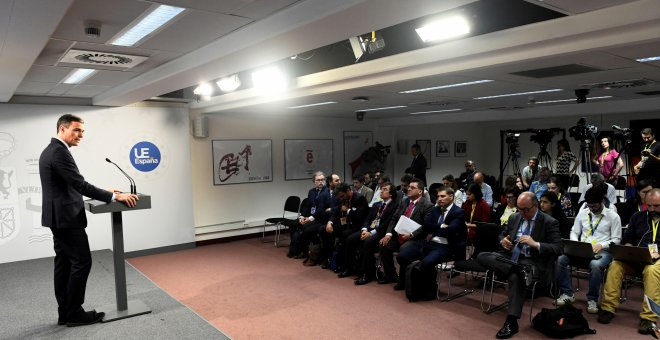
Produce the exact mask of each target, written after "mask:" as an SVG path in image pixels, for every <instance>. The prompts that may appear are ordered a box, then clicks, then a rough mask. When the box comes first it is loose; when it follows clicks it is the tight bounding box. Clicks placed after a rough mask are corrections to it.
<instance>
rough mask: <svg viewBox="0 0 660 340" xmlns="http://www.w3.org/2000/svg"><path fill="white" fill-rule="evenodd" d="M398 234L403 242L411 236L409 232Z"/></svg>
mask: <svg viewBox="0 0 660 340" xmlns="http://www.w3.org/2000/svg"><path fill="white" fill-rule="evenodd" d="M399 235H400V236H401V241H403V242H406V241H408V240H410V239H411V238H412V237H411V236H412V235H411V234H399Z"/></svg>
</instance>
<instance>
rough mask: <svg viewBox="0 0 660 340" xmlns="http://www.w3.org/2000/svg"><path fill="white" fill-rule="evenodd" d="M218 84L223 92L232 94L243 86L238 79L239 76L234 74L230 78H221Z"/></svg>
mask: <svg viewBox="0 0 660 340" xmlns="http://www.w3.org/2000/svg"><path fill="white" fill-rule="evenodd" d="M216 84H217V85H218V87H219V88H220V90H221V91H222V92H232V91H234V90H236V89H237V88H238V87H239V86H241V80H240V79H239V78H238V74H234V75H232V76H229V77H224V78H221V79H220V80H218V81H217V82H216Z"/></svg>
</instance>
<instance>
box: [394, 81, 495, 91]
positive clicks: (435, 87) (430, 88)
mask: <svg viewBox="0 0 660 340" xmlns="http://www.w3.org/2000/svg"><path fill="white" fill-rule="evenodd" d="M490 82H492V80H488V79H484V80H476V81H469V82H467V83H458V84H449V85H440V86H433V87H426V88H423V89H415V90H407V91H401V92H399V93H415V92H424V91H432V90H439V89H447V88H450V87H459V86H468V85H476V84H483V83H490Z"/></svg>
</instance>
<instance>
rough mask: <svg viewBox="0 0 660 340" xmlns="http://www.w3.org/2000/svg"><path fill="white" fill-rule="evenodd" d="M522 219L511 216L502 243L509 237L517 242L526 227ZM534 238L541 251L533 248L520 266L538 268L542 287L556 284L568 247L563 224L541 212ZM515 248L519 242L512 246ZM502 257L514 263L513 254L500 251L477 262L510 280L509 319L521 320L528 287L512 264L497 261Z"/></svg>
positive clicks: (538, 215)
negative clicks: (557, 268)
mask: <svg viewBox="0 0 660 340" xmlns="http://www.w3.org/2000/svg"><path fill="white" fill-rule="evenodd" d="M521 220H522V216H521V215H520V213H519V212H517V213H515V214H513V215H511V217H510V218H509V222H508V223H507V225H506V228H505V229H504V231H503V232H502V234H500V240H501V239H502V238H504V237H506V236H508V235H511V238H512V239H514V240H515V238H516V235H517V234H518V229H519V228H520V226H521V225H522V221H521ZM530 236H531V237H532V238H533V239H534V241H536V242H539V243H540V244H541V247H540V250H539V249H536V247H532V246H530V247H529V249H530V256H529V257H525V256H524V255H522V254H521V255H520V258H519V259H518V263H520V264H530V265H533V266H534V267H535V273H538V275H536V278H540V279H541V283H542V284H543V285H545V286H546V287H549V285H550V284H551V283H552V282H553V281H554V271H555V260H556V259H557V257H558V256H559V255H561V254H562V252H563V249H564V246H563V244H562V241H561V237H560V235H559V222H557V220H555V219H554V218H552V217H551V216H550V215H547V214H544V213H543V212H541V210H538V213H537V214H536V220H535V222H534V228H533V229H532V232H531V234H530ZM512 243H514V244H515V242H512ZM499 256H502V257H505V258H507V259H511V251H508V250H504V249H502V250H500V251H499V252H495V253H481V254H479V255H478V256H477V261H478V262H479V264H481V265H482V266H484V267H486V268H489V269H491V270H495V271H496V272H497V273H498V274H499V275H500V276H504V277H507V278H508V282H509V315H513V316H516V317H520V315H521V313H522V306H523V303H524V302H525V284H524V283H523V282H522V280H523V278H522V277H521V275H520V274H519V272H518V270H516V269H515V268H513V266H512V265H511V264H508V263H505V262H501V261H498V260H497V257H499Z"/></svg>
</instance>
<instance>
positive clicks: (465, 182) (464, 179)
mask: <svg viewBox="0 0 660 340" xmlns="http://www.w3.org/2000/svg"><path fill="white" fill-rule="evenodd" d="M475 171H476V170H475V167H474V162H473V161H471V160H469V159H468V160H467V161H465V172H461V174H460V175H459V176H458V186H459V187H460V188H461V189H463V190H467V188H468V187H469V186H470V184H472V181H473V180H474V172H475Z"/></svg>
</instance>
